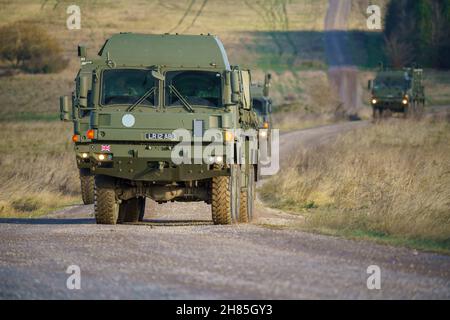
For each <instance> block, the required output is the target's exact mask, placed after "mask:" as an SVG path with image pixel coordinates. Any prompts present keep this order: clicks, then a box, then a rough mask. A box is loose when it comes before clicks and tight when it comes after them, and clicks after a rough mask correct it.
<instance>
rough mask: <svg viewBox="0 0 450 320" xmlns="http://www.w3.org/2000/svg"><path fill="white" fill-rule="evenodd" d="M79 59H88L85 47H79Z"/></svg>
mask: <svg viewBox="0 0 450 320" xmlns="http://www.w3.org/2000/svg"><path fill="white" fill-rule="evenodd" d="M78 57H80V58H81V59H86V57H87V49H86V47H85V46H80V45H79V46H78Z"/></svg>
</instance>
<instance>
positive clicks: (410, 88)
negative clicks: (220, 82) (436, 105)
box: [369, 68, 425, 118]
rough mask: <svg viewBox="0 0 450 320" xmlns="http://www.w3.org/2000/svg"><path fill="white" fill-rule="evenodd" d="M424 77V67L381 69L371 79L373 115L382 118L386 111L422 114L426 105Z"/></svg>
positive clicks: (406, 114)
mask: <svg viewBox="0 0 450 320" xmlns="http://www.w3.org/2000/svg"><path fill="white" fill-rule="evenodd" d="M422 78H423V70H422V69H415V68H405V69H401V70H380V71H379V72H378V73H377V75H376V78H375V80H373V81H372V80H371V81H369V90H370V91H371V93H372V97H371V101H370V102H371V105H372V109H373V117H374V118H380V117H382V115H383V114H385V113H386V111H389V112H397V113H403V114H404V115H405V116H408V115H418V114H421V113H422V112H423V109H424V106H425V91H424V86H423V84H422V80H423V79H422Z"/></svg>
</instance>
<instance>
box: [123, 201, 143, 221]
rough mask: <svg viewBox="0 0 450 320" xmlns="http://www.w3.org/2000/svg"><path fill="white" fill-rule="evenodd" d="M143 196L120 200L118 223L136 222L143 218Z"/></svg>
mask: <svg viewBox="0 0 450 320" xmlns="http://www.w3.org/2000/svg"><path fill="white" fill-rule="evenodd" d="M144 214H145V198H144V197H138V198H132V199H129V200H122V203H121V204H120V207H119V220H118V222H119V223H124V222H125V223H127V222H128V223H130V222H131V223H136V222H139V221H142V220H144Z"/></svg>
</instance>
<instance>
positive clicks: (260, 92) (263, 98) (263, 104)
mask: <svg viewBox="0 0 450 320" xmlns="http://www.w3.org/2000/svg"><path fill="white" fill-rule="evenodd" d="M271 80H272V76H271V74H270V73H268V74H266V76H265V78H264V84H262V85H261V84H252V86H251V96H252V101H253V109H254V110H255V112H256V114H257V116H258V120H259V127H260V130H259V138H260V149H261V150H260V151H261V156H262V159H261V160H263V161H266V160H268V159H269V158H270V156H271V145H272V137H271V134H270V132H271V129H272V99H270V86H271Z"/></svg>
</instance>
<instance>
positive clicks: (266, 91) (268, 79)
mask: <svg viewBox="0 0 450 320" xmlns="http://www.w3.org/2000/svg"><path fill="white" fill-rule="evenodd" d="M271 82H272V75H271V74H270V73H268V74H266V77H265V78H264V89H263V95H264V97H268V96H269V93H270V85H271Z"/></svg>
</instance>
